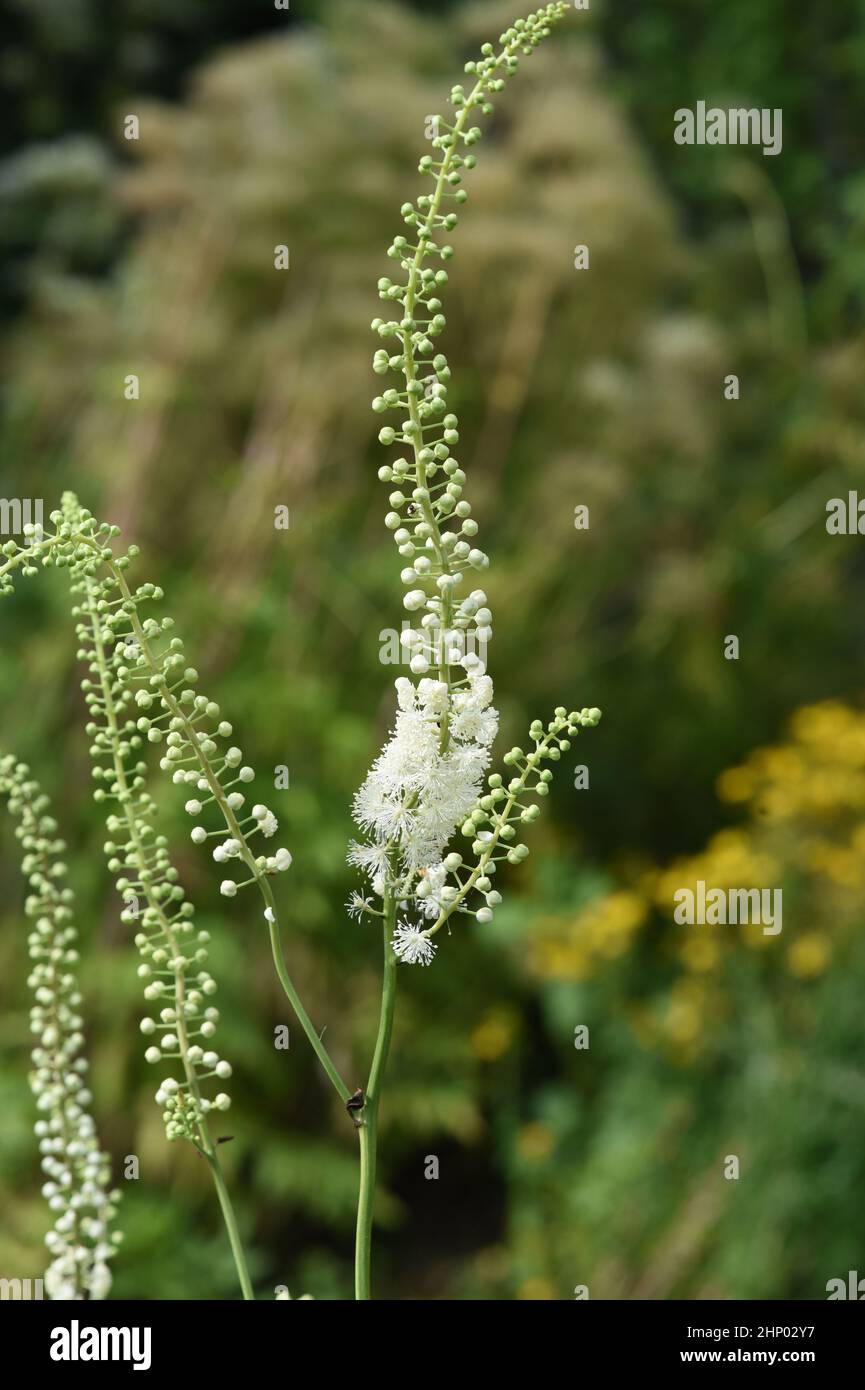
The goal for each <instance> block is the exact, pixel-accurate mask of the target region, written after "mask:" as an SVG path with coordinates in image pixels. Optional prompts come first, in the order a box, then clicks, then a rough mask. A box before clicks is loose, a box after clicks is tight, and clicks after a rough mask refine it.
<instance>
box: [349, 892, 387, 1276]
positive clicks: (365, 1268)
mask: <svg viewBox="0 0 865 1390" xmlns="http://www.w3.org/2000/svg"><path fill="white" fill-rule="evenodd" d="M395 915H396V902H395V900H394V899H393V898H392V897H388V898H387V899H386V901H385V912H384V967H383V975H382V991H381V1012H380V1015H379V1023H378V1036H377V1037H376V1041H375V1052H374V1053H373V1059H372V1067H371V1068H370V1073H369V1081H368V1082H367V1087H366V1091H365V1093H364V1095H365V1103H364V1107H363V1110H362V1112H361V1123H360V1128H359V1130H358V1137H359V1140H360V1188H359V1195H358V1204H357V1242H356V1245H355V1263H354V1277H355V1297H356V1298H357V1299H361V1300H366V1299H369V1298H371V1297H372V1291H371V1261H372V1226H373V1215H374V1213H373V1207H374V1204H375V1177H376V1159H377V1149H378V1108H379V1101H380V1099H381V1088H382V1082H383V1080H384V1072H385V1067H386V1066H387V1058H388V1053H389V1052H390V1040H391V1035H392V1033H393V1016H394V1006H395V1004H396V965H397V961H396V956H395V955H394V953H393V947H392V946H391V937H392V935H393V927H394V918H395Z"/></svg>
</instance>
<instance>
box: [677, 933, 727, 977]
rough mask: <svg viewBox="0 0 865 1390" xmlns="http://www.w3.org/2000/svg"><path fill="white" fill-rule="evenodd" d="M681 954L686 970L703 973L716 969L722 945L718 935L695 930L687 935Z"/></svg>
mask: <svg viewBox="0 0 865 1390" xmlns="http://www.w3.org/2000/svg"><path fill="white" fill-rule="evenodd" d="M679 955H680V958H681V961H682V964H683V965H684V966H685V969H686V970H694V971H696V972H698V973H702V972H703V971H707V970H714V968H715V966H716V965H717V964H718V963H719V961H720V959H721V945H720V942H719V941H718V938H717V936H708V935H707V934H706V933H705V932H703V931H700V932H695V933H694V934H693V935H689V936H688V937H687V939H686V941H685V944H684V946H683V947H682V949H681V951H680V952H679Z"/></svg>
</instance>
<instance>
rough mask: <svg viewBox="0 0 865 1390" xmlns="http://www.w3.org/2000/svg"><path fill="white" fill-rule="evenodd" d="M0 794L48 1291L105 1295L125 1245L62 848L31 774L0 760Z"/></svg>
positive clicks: (61, 1296) (74, 1296) (69, 1296)
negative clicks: (18, 849) (25, 1017)
mask: <svg viewBox="0 0 865 1390" xmlns="http://www.w3.org/2000/svg"><path fill="white" fill-rule="evenodd" d="M0 794H2V795H4V796H6V797H7V799H8V803H9V809H10V811H11V812H12V814H13V815H14V816H15V817H16V819H17V821H18V824H17V826H16V835H17V838H18V839H19V841H20V842H21V846H22V849H23V851H24V856H23V860H22V869H23V871H24V874H25V875H26V877H27V880H28V883H29V887H30V892H29V894H28V897H27V900H26V903H25V911H26V913H27V915H28V916H29V917H30V918H32V919H33V928H32V931H31V933H30V937H29V940H28V945H29V950H30V958H31V961H32V963H33V964H32V970H31V974H30V979H29V984H30V987H31V989H32V990H33V993H34V1004H33V1007H32V1009H31V1011H30V1028H31V1031H32V1032H33V1034H34V1036H35V1042H34V1046H33V1068H32V1070H31V1073H30V1086H31V1089H32V1091H33V1095H34V1097H35V1099H36V1108H37V1110H38V1112H39V1118H38V1119H37V1121H36V1125H35V1129H36V1136H37V1138H38V1140H39V1151H40V1153H41V1155H42V1169H43V1172H44V1173H45V1183H44V1186H43V1188H42V1194H43V1196H44V1197H45V1199H46V1201H47V1203H48V1207H49V1210H50V1211H51V1213H52V1215H53V1216H54V1225H53V1228H52V1229H51V1230H50V1231H49V1232H48V1234H47V1235H46V1237H45V1244H46V1245H47V1247H48V1251H49V1254H50V1255H51V1261H50V1264H49V1265H48V1268H47V1270H46V1272H45V1289H46V1291H47V1293H48V1297H49V1298H51V1299H61V1300H67V1299H82V1298H88V1297H89V1298H92V1299H102V1298H105V1297H107V1295H108V1291H109V1289H110V1287H111V1272H110V1269H109V1260H110V1259H111V1258H112V1256H113V1255H114V1253H115V1250H116V1247H117V1244H118V1243H119V1241H120V1239H121V1236H120V1232H119V1231H116V1230H114V1229H113V1224H114V1216H115V1214H116V1211H117V1206H118V1203H119V1200H120V1193H119V1192H118V1191H116V1190H114V1189H112V1188H111V1186H110V1183H111V1165H110V1161H109V1159H108V1156H107V1155H106V1154H104V1153H103V1152H102V1151H101V1149H100V1147H99V1140H98V1136H97V1134H96V1125H95V1122H94V1119H93V1116H92V1114H91V1111H90V1106H91V1103H92V1096H91V1094H90V1091H89V1088H88V1086H87V1070H88V1064H87V1060H86V1058H85V1057H84V1055H83V1050H82V1049H83V1045H84V1035H83V1032H82V1028H83V1019H82V1016H81V1013H80V1009H81V1004H82V998H81V992H80V988H79V984H78V979H77V976H76V966H77V964H78V952H77V949H76V945H75V943H76V937H77V932H76V929H75V925H74V922H73V913H72V908H73V897H72V890H71V889H70V888H69V887H68V886H66V884H65V882H64V880H65V875H66V866H65V864H64V862H63V859H62V857H61V856H62V854H63V851H64V849H65V845H64V843H63V841H62V840H59V839H58V838H57V823H56V821H55V820H54V819H53V818H52V817H51V816H50V815H49V814H48V798H47V797H45V796H43V795H42V793H41V792H40V789H39V785H38V783H37V782H35V781H33V779H32V778H31V777H30V771H29V768H28V767H27V766H26V765H25V764H23V763H18V762H16V760H15V759H14V758H13V757H10V756H6V757H3V758H0Z"/></svg>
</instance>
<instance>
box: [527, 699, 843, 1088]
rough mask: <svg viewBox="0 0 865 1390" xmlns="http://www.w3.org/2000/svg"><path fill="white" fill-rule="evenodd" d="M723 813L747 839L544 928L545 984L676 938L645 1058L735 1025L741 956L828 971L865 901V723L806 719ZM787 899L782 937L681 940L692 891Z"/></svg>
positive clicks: (745, 931)
mask: <svg viewBox="0 0 865 1390" xmlns="http://www.w3.org/2000/svg"><path fill="white" fill-rule="evenodd" d="M717 790H718V795H719V797H720V799H721V800H722V801H723V802H725V803H727V804H729V805H733V806H739V807H741V808H742V810H743V812H744V813H745V816H746V819H745V821H744V823H743V824H742V825H741V826H738V827H736V828H732V829H725V830H722V831H720V832H719V833H718V834H716V835H714V836H713V837H712V839H711V840H710V841H709V842H708V844H707V845H706V846H705V848H704V849H703V850H702V852H701V853H699V854H696V855H691V856H688V857H684V858H681V859H677V860H675V861H673V862H672V863H671V864H669V865H667V866H664V867H662V868H660V867H659V868H654V869H651V870H650V871H649V872H647V873H643V874H642V875H641V877H640V878H639V880H638V882H637V883H636V885H635V886H633V887H628V888H624V887H617V888H616V889H615V890H614V891H611V892H610V893H608V894H606V895H605V896H602V897H600V898H597V899H596V900H595V901H593V902H591V903H590V904H588V906H586V907H583V908H581V909H580V910H579V911H577V912H571V913H568V914H557V915H555V916H546V917H544V918H542V919H539V920H538V921H537V922H536V923H535V924H534V927H533V930H532V934H531V939H530V948H529V949H530V962H531V966H532V969H533V970H534V971H535V973H536V974H537V975H538V976H539V977H540V978H542V979H547V980H564V981H577V980H584V979H587V978H589V977H590V976H592V975H594V974H596V973H597V972H598V971H599V970H600V969H601V968H603V966H604V964H605V963H606V962H608V961H612V960H614V959H615V958H616V957H619V956H621V955H622V954H623V953H624V952H625V951H627V950H628V948H629V947H630V946H631V945H632V943H633V942H634V941H635V940H636V937H637V934H638V932H639V930H640V928H642V927H643V926H644V924H645V923H647V922H648V921H649V919H650V917H651V916H652V914H653V912H654V913H655V914H657V916H659V917H660V919H661V920H662V921H664V922H666V923H667V924H669V932H668V935H667V938H666V939H667V941H668V943H669V948H670V950H671V952H672V954H673V957H674V959H675V961H676V963H677V965H678V966H679V969H680V973H679V974H678V975H677V977H676V978H675V980H674V981H673V983H672V985H671V986H670V988H669V989H668V991H667V993H666V995H665V996H664V997H663V999H662V1000H661V1001H659V1000H657V999H656V1000H655V1001H654V1002H653V1004H652V1005H651V1006H641V1007H640V1009H639V1010H637V1011H635V1013H634V1016H633V1021H634V1026H635V1028H636V1030H637V1032H638V1033H639V1035H640V1036H641V1038H642V1039H643V1041H645V1042H646V1043H647V1044H656V1045H658V1044H660V1045H663V1046H665V1047H667V1048H668V1049H669V1050H670V1051H671V1052H672V1054H673V1055H674V1056H675V1057H676V1058H677V1059H678V1060H682V1061H689V1060H692V1059H693V1058H694V1057H695V1056H696V1055H697V1054H698V1053H699V1051H700V1046H701V1039H703V1038H705V1037H707V1036H708V1035H709V1033H710V1030H711V1028H712V1026H713V1024H714V1023H716V1022H718V1021H719V1020H720V1019H722V1018H723V1017H724V1015H725V1013H726V1012H727V1008H728V1001H727V988H726V987H725V981H724V975H723V972H724V970H725V968H726V967H728V966H729V965H730V964H731V963H733V962H735V960H736V958H737V954H738V952H739V949H740V947H741V945H742V944H743V943H744V944H746V945H747V946H748V947H750V948H753V949H755V950H760V951H762V952H765V953H766V954H767V955H769V954H771V956H772V957H773V958H774V960H775V961H776V962H778V961H780V962H781V963H782V965H783V968H784V970H785V971H786V973H787V975H788V977H789V978H790V979H792V980H794V981H806V980H813V979H815V978H817V977H819V976H820V975H822V974H823V973H824V972H825V971H826V970H827V969H828V967H829V966H830V964H831V962H832V959H833V954H834V950H835V947H836V945H837V943H838V942H839V941H840V939H841V937H842V936H843V934H844V933H845V932H846V930H847V929H848V928H849V927H850V926H851V925H852V924H853V923H854V922H855V920H856V914H857V910H858V903H859V902H860V901H861V894H862V891H863V890H865V713H863V712H860V711H858V710H855V709H853V708H851V707H850V706H847V705H843V704H841V703H840V702H839V701H835V700H829V701H824V702H822V703H820V704H816V705H809V706H806V707H804V708H802V709H800V710H798V711H797V712H796V714H795V715H794V717H793V719H792V721H791V726H790V737H789V739H788V740H787V741H786V742H785V743H783V744H779V745H776V746H772V747H766V748H758V749H756V750H755V751H754V752H753V753H751V754H750V755H749V757H748V758H747V759H746V760H745V762H744V763H742V764H741V765H740V766H737V767H732V768H729V769H728V770H727V771H725V772H724V773H722V774H721V776H720V777H719V779H718V784H717ZM701 881H702V883H703V884H704V885H705V886H706V888H707V889H714V888H719V889H723V890H728V889H735V888H766V889H775V888H783V889H784V890H785V891H784V898H785V904H786V910H785V914H784V925H783V934H779V935H769V934H764V932H763V930H762V927H761V925H760V924H759V923H758V924H745V925H737V926H730V925H720V926H711V925H695V926H675V925H674V921H673V910H674V903H675V897H674V895H675V894H677V893H678V892H680V890H681V889H683V888H687V889H690V890H691V891H692V892H694V893H696V888H697V884H698V883H699V882H701Z"/></svg>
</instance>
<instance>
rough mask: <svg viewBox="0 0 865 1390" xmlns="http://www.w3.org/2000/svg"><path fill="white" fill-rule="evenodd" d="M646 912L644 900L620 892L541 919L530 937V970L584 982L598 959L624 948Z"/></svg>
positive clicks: (599, 963) (610, 955)
mask: <svg viewBox="0 0 865 1390" xmlns="http://www.w3.org/2000/svg"><path fill="white" fill-rule="evenodd" d="M648 912H649V904H648V902H647V900H646V899H645V897H643V896H642V895H641V894H640V893H635V892H633V891H631V890H629V889H624V888H623V889H618V890H616V891H615V892H613V893H609V894H607V896H606V897H604V898H596V899H595V900H594V902H591V903H589V904H588V906H587V907H585V908H583V909H582V911H580V912H578V913H577V914H576V915H575V916H574V915H572V914H568V915H565V914H561V915H560V916H555V917H551V916H547V917H543V918H541V919H539V921H538V922H537V923H536V924H535V927H534V930H533V933H532V940H531V943H530V963H531V966H532V969H533V970H534V972H535V974H537V975H540V976H542V977H543V978H544V979H548V980H572V981H578V980H584V979H587V978H588V977H589V976H590V975H592V974H594V973H595V971H596V970H597V969H598V967H599V966H600V965H601V964H602V963H603V961H605V960H614V959H615V958H616V957H617V956H621V955H623V954H624V952H625V951H627V950H628V948H629V946H630V945H631V942H632V940H633V938H634V935H635V933H636V932H637V931H638V930H639V928H640V927H641V926H642V925H643V923H644V922H645V920H646V917H647V916H648Z"/></svg>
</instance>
